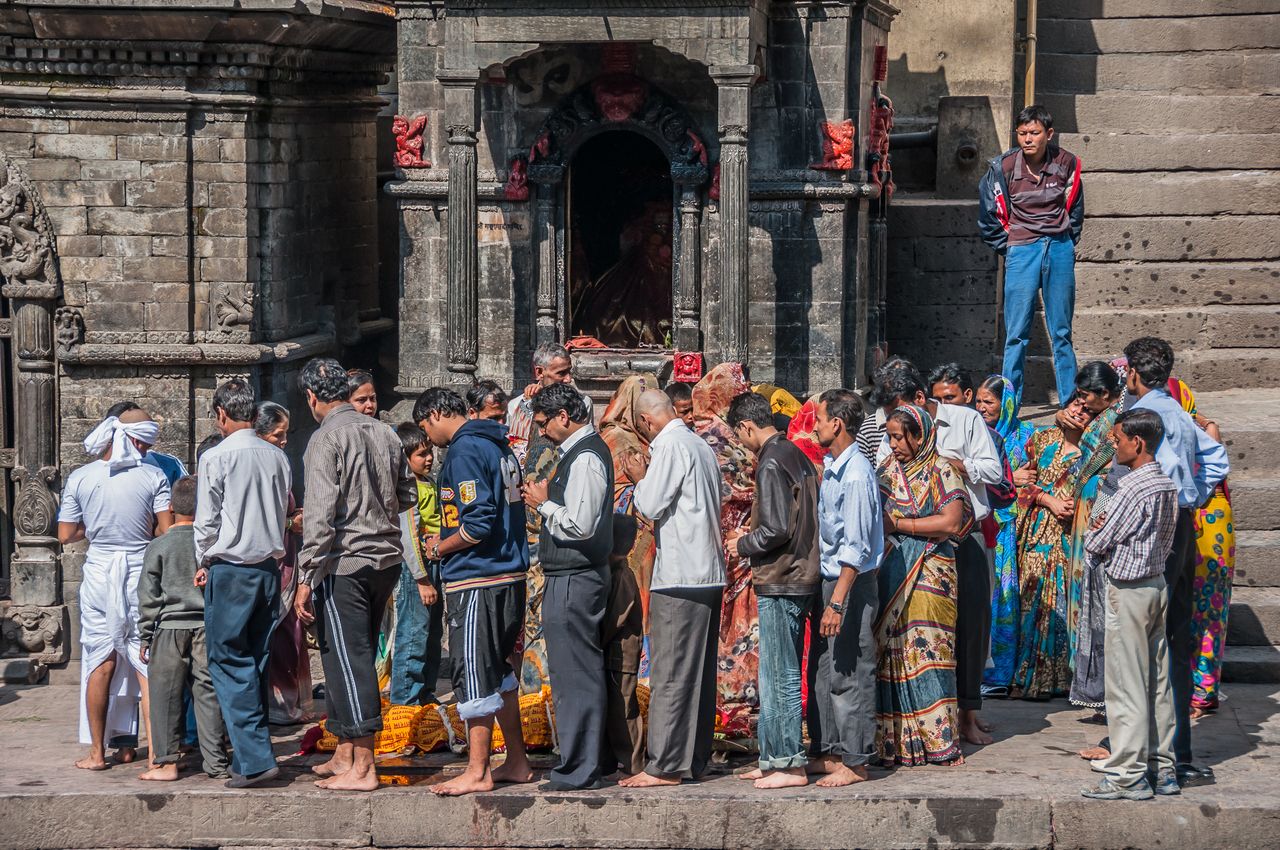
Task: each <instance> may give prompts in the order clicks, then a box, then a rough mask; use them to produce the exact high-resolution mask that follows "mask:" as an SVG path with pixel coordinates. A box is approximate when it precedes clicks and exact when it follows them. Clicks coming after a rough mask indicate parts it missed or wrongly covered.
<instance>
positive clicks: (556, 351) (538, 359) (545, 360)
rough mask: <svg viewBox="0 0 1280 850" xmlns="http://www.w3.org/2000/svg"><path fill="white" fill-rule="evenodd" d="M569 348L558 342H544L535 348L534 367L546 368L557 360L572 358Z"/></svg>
mask: <svg viewBox="0 0 1280 850" xmlns="http://www.w3.org/2000/svg"><path fill="white" fill-rule="evenodd" d="M570 359H571V358H570V357H569V349H567V348H565V347H564V346H563V345H561V344H560V343H558V342H544V343H541V344H539V345H538V347H537V348H535V349H534V350H533V368H535V369H545V368H546V367H548V366H550V365H551V364H552V362H553V361H556V360H570Z"/></svg>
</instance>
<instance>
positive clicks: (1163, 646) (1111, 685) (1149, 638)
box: [1080, 410, 1180, 800]
mask: <svg viewBox="0 0 1280 850" xmlns="http://www.w3.org/2000/svg"><path fill="white" fill-rule="evenodd" d="M1111 439H1112V440H1113V441H1114V442H1115V446H1116V463H1118V464H1121V465H1123V466H1126V467H1128V468H1129V470H1130V472H1129V474H1128V475H1126V476H1124V477H1123V478H1121V479H1120V485H1119V488H1118V489H1117V490H1116V494H1115V496H1113V497H1112V500H1111V501H1110V502H1109V503H1108V504H1107V511H1106V515H1105V516H1102V517H1099V518H1098V519H1096V520H1095V521H1094V524H1093V528H1092V530H1091V531H1090V534H1089V536H1088V538H1087V539H1086V541H1085V551H1086V553H1088V556H1089V557H1091V558H1099V559H1101V560H1102V563H1103V569H1104V570H1105V572H1106V576H1107V589H1106V594H1107V613H1106V630H1107V631H1106V642H1105V648H1106V650H1105V651H1106V655H1105V658H1106V663H1105V677H1106V689H1107V733H1108V734H1109V735H1110V737H1111V755H1110V756H1108V757H1107V758H1106V759H1101V760H1099V761H1096V762H1094V767H1095V768H1096V769H1098V770H1099V771H1101V772H1102V773H1104V774H1106V777H1105V778H1104V779H1103V780H1102V781H1101V782H1099V783H1098V785H1097V787H1095V788H1089V789H1086V790H1084V791H1081V792H1080V793H1081V794H1083V795H1084V796H1085V797H1092V798H1094V799H1098V800H1149V799H1151V797H1152V796H1153V795H1154V794H1161V795H1170V794H1178V793H1180V790H1179V787H1178V778H1177V774H1176V772H1175V770H1174V760H1173V732H1174V715H1173V692H1172V690H1171V689H1170V686H1169V643H1168V641H1167V640H1166V638H1165V627H1164V620H1165V613H1166V611H1167V610H1168V607H1169V590H1168V587H1167V586H1166V585H1165V580H1164V565H1165V559H1166V558H1167V557H1168V556H1169V552H1170V550H1171V549H1172V548H1173V535H1174V529H1175V527H1176V526H1177V521H1178V492H1177V487H1176V486H1175V485H1174V483H1173V481H1172V480H1171V479H1170V478H1169V477H1168V476H1167V475H1165V474H1164V472H1162V471H1161V469H1160V464H1158V463H1157V462H1156V458H1155V455H1156V449H1157V448H1158V447H1159V445H1160V441H1161V440H1163V439H1164V425H1163V424H1162V423H1161V421H1160V416H1159V415H1158V414H1157V413H1156V412H1155V411H1152V410H1130V411H1128V412H1127V413H1122V414H1120V416H1119V417H1117V418H1116V424H1115V426H1114V427H1113V428H1112V429H1111ZM1153 786H1154V791H1153Z"/></svg>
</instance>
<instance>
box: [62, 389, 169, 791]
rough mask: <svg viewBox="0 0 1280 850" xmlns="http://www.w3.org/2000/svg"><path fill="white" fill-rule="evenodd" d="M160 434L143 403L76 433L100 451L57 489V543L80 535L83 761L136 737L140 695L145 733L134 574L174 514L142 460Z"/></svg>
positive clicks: (160, 476) (97, 765) (159, 479)
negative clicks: (83, 546)
mask: <svg viewBox="0 0 1280 850" xmlns="http://www.w3.org/2000/svg"><path fill="white" fill-rule="evenodd" d="M159 433H160V428H159V426H158V425H156V423H155V422H153V421H152V420H151V417H150V416H148V415H147V412H146V411H145V410H141V409H136V410H130V411H126V412H125V413H123V414H122V415H121V417H120V418H116V417H114V416H111V417H108V418H106V419H104V420H103V421H102V423H101V424H99V425H98V427H97V428H95V429H94V430H93V433H91V434H90V435H89V436H88V437H86V438H85V441H84V449H85V452H86V453H87V454H91V455H98V456H99V459H98V460H95V461H93V462H92V463H88V464H85V465H84V466H82V467H80V468H79V469H77V470H75V471H74V472H72V473H71V475H69V476H68V477H67V483H66V486H65V487H63V490H62V506H61V510H60V511H59V513H58V542H59V543H61V544H62V545H63V546H68V545H70V544H72V543H75V542H76V541H78V540H85V539H87V540H88V541H89V550H88V552H87V553H85V561H84V568H83V573H84V575H83V577H82V578H81V581H80V648H81V649H80V743H82V744H89V745H90V751H89V755H88V756H86V757H85V758H82V759H80V760H79V761H77V762H76V767H79V768H83V769H85V770H105V769H106V768H107V761H106V744H107V741H108V740H109V739H110V738H111V737H115V736H123V737H125V738H132V739H134V740H135V743H136V738H137V734H138V702H139V698H141V702H142V716H143V718H144V720H145V721H146V723H147V727H148V738H150V732H149V729H150V701H149V700H148V698H147V667H146V665H145V664H144V663H143V662H142V658H141V655H140V650H141V648H142V646H141V643H140V642H139V639H138V579H139V578H140V577H141V575H142V566H143V554H144V553H145V551H146V548H147V544H148V543H150V542H151V538H152V536H153V533H154V532H157V531H158V532H160V533H163V532H164V531H166V530H167V529H168V528H169V524H170V522H172V519H173V517H172V514H171V513H170V511H169V482H168V479H166V478H165V476H164V473H163V472H161V471H160V470H159V469H157V468H156V467H154V466H149V465H147V464H145V463H143V457H144V456H145V455H146V453H147V450H148V449H149V448H150V447H151V446H152V445H154V444H155V441H156V438H157V437H158V436H159ZM126 665H127V666H126ZM129 667H132V668H133V672H134V673H135V676H130V675H129V669H128V668H129ZM120 757H121V760H122V761H132V760H133V748H132V747H121V748H120Z"/></svg>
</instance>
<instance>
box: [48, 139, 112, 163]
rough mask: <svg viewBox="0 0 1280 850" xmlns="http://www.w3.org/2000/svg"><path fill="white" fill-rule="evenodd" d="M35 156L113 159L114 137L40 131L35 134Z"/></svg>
mask: <svg viewBox="0 0 1280 850" xmlns="http://www.w3.org/2000/svg"><path fill="white" fill-rule="evenodd" d="M36 156H37V157H44V156H65V157H75V158H78V159H115V158H116V137H115V136H94V135H87V134H86V135H80V134H76V135H69V134H49V133H40V134H37V135H36Z"/></svg>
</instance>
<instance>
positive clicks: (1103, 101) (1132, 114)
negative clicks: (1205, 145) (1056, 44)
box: [1041, 93, 1280, 133]
mask: <svg viewBox="0 0 1280 850" xmlns="http://www.w3.org/2000/svg"><path fill="white" fill-rule="evenodd" d="M1274 100H1280V98H1270V97H1254V96H1252V95H1248V96H1246V95H1232V96H1225V95H1224V96H1221V97H1218V96H1215V97H1200V96H1197V95H1153V94H1136V93H1135V94H1088V95H1069V94H1046V95H1043V96H1042V97H1041V102H1042V103H1043V105H1044V107H1045V108H1046V109H1048V110H1049V112H1050V113H1051V114H1052V115H1054V116H1056V117H1055V120H1054V125H1053V126H1054V129H1061V130H1062V131H1063V132H1068V133H1080V132H1088V133H1096V132H1100V131H1111V130H1117V131H1125V130H1128V131H1132V128H1134V127H1159V128H1160V129H1161V132H1163V133H1176V132H1191V133H1197V132H1199V133H1208V132H1212V131H1215V130H1216V131H1218V132H1222V133H1276V132H1280V103H1271V102H1270V101H1274Z"/></svg>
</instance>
